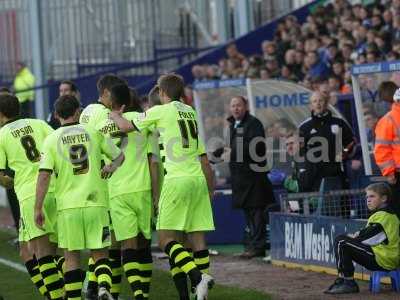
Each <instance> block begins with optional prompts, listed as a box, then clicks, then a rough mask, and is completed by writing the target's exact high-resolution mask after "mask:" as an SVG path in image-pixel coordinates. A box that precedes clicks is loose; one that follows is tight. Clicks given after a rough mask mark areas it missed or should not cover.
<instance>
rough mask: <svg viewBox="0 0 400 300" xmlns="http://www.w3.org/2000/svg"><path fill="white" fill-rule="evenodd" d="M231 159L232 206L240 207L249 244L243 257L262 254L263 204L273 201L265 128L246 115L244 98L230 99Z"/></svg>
mask: <svg viewBox="0 0 400 300" xmlns="http://www.w3.org/2000/svg"><path fill="white" fill-rule="evenodd" d="M230 111H231V114H232V116H230V117H229V118H228V121H229V123H230V162H229V168H230V172H231V182H232V198H233V207H234V208H239V209H243V211H244V214H245V218H246V222H247V229H248V243H247V245H246V249H245V252H244V253H243V254H242V255H241V257H243V258H252V257H256V256H264V255H265V247H266V222H267V214H266V211H265V210H266V207H267V206H268V205H269V204H271V203H273V202H274V196H273V191H272V185H271V182H270V181H269V179H268V177H267V174H268V166H267V157H266V142H265V133H264V127H263V125H262V123H261V122H260V120H258V119H257V118H256V117H254V116H252V115H250V114H249V111H248V103H247V100H246V99H245V98H244V97H240V96H238V97H234V98H232V100H231V104H230Z"/></svg>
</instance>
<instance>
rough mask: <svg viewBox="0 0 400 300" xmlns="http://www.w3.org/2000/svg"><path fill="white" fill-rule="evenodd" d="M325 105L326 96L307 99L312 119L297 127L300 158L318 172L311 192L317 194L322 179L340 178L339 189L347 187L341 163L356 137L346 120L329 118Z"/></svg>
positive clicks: (315, 95)
mask: <svg viewBox="0 0 400 300" xmlns="http://www.w3.org/2000/svg"><path fill="white" fill-rule="evenodd" d="M328 101H329V97H327V95H324V94H322V93H320V92H314V93H313V94H312V95H311V97H310V110H311V117H310V118H308V119H306V120H305V121H303V122H302V123H301V124H300V126H299V135H300V139H301V140H300V141H301V142H302V147H301V154H302V155H305V159H306V161H307V162H308V163H309V165H312V167H314V168H316V169H317V170H319V171H318V172H317V174H316V178H315V179H314V185H313V187H311V190H310V191H318V190H319V187H320V183H321V181H322V178H325V177H339V178H340V180H341V184H342V188H345V187H346V186H347V178H346V176H345V171H344V170H345V168H344V163H343V162H344V160H346V159H347V158H349V156H350V155H351V154H352V152H353V147H354V144H355V137H354V134H353V131H352V129H351V128H350V126H349V125H348V123H347V122H346V121H345V120H343V119H341V118H338V117H334V116H333V115H332V112H331V111H330V110H329V109H328Z"/></svg>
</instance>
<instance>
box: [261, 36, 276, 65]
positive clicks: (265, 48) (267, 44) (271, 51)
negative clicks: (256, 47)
mask: <svg viewBox="0 0 400 300" xmlns="http://www.w3.org/2000/svg"><path fill="white" fill-rule="evenodd" d="M261 48H262V56H263V58H264V60H266V61H268V60H270V59H271V60H276V59H277V53H276V44H275V43H274V42H271V41H264V42H263V43H262V46H261Z"/></svg>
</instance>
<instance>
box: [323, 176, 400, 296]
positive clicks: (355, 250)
mask: <svg viewBox="0 0 400 300" xmlns="http://www.w3.org/2000/svg"><path fill="white" fill-rule="evenodd" d="M366 193H367V197H366V200H367V206H368V209H369V211H370V212H371V215H370V217H369V219H368V223H367V226H366V227H365V228H364V229H362V230H360V231H358V232H356V233H354V234H347V235H345V234H343V235H339V236H337V237H336V239H335V256H336V265H337V269H338V273H339V276H338V278H337V279H336V280H335V282H334V283H333V284H332V285H331V286H330V287H329V288H328V290H326V291H325V293H326V294H349V293H358V292H359V288H358V285H357V283H356V281H355V280H354V265H353V261H354V262H356V263H358V264H359V265H361V266H363V267H365V268H366V269H368V270H370V271H390V270H394V269H396V268H398V267H399V263H400V246H399V245H400V244H399V243H400V236H399V235H400V232H399V226H400V221H399V219H398V217H397V215H396V214H395V213H394V210H393V207H392V206H393V205H392V203H393V201H394V200H393V199H392V197H391V196H392V195H391V190H390V187H389V185H388V184H386V183H374V184H371V185H369V186H368V187H367V188H366Z"/></svg>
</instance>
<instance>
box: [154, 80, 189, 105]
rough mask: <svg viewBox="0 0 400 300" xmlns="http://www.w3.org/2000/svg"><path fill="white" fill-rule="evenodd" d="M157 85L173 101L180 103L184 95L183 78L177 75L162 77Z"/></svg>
mask: <svg viewBox="0 0 400 300" xmlns="http://www.w3.org/2000/svg"><path fill="white" fill-rule="evenodd" d="M157 85H158V87H159V88H160V90H161V91H163V92H164V93H165V94H166V95H167V96H168V98H169V99H171V100H175V101H180V100H181V98H182V97H183V95H184V88H185V83H184V81H183V78H182V77H181V76H179V75H177V74H166V75H162V76H160V78H158V82H157Z"/></svg>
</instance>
